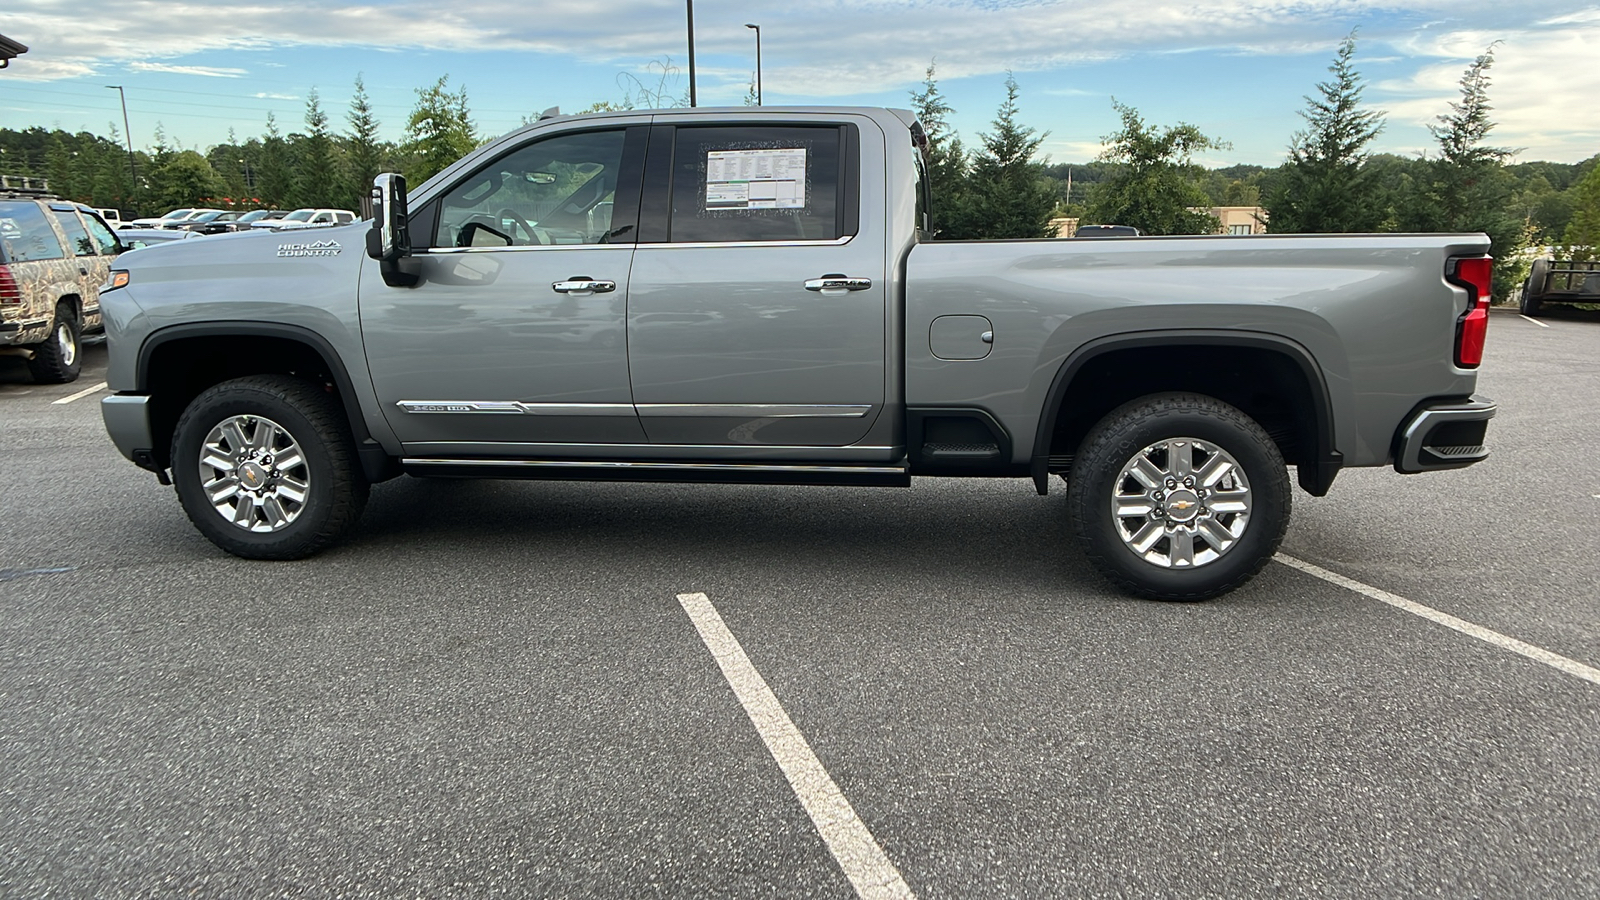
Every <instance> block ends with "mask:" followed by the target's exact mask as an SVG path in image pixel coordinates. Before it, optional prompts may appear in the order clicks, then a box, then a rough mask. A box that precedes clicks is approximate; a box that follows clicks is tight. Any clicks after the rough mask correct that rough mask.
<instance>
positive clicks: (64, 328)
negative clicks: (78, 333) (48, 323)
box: [56, 322, 78, 366]
mask: <svg viewBox="0 0 1600 900" xmlns="http://www.w3.org/2000/svg"><path fill="white" fill-rule="evenodd" d="M56 349H57V350H59V351H60V352H61V364H62V365H63V366H71V365H72V364H73V363H75V362H77V361H78V342H77V341H75V340H73V339H72V325H71V324H70V323H68V322H57V323H56Z"/></svg>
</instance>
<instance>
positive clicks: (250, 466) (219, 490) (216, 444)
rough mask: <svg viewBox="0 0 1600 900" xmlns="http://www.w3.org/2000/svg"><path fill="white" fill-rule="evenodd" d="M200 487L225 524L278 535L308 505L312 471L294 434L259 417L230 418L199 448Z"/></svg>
mask: <svg viewBox="0 0 1600 900" xmlns="http://www.w3.org/2000/svg"><path fill="white" fill-rule="evenodd" d="M200 486H201V488H203V489H204V490H205V492H206V497H207V498H208V499H209V500H210V501H211V506H212V508H213V509H215V510H216V511H217V515H219V516H222V517H223V518H224V519H227V520H228V521H229V522H232V523H233V524H235V525H237V526H239V527H240V528H243V529H244V530H246V531H253V532H257V533H262V534H270V533H272V532H274V531H281V530H282V529H284V528H287V527H289V525H290V524H291V523H292V522H294V520H295V519H296V518H298V517H299V516H300V513H301V512H302V511H303V510H304V509H305V507H306V497H307V495H308V494H309V493H310V492H311V472H310V470H308V469H307V468H306V458H305V454H304V453H302V452H301V451H300V445H299V444H298V443H296V442H295V439H294V436H293V435H291V434H289V432H288V431H286V430H285V429H284V427H283V426H282V425H279V424H278V423H277V422H274V421H272V420H271V419H264V418H262V417H260V416H230V417H228V418H226V419H223V420H222V421H221V422H219V423H217V426H216V427H215V428H213V429H211V433H210V434H208V435H206V440H205V443H204V444H202V445H201V446H200Z"/></svg>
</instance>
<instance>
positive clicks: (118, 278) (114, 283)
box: [100, 269, 129, 294]
mask: <svg viewBox="0 0 1600 900" xmlns="http://www.w3.org/2000/svg"><path fill="white" fill-rule="evenodd" d="M128 281H129V277H128V270H127V269H112V270H111V277H110V278H108V279H106V283H105V284H102V285H100V293H102V294H104V293H108V292H110V291H114V290H116V289H117V288H125V287H127V286H128Z"/></svg>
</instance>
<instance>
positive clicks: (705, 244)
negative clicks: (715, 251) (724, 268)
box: [412, 234, 855, 256]
mask: <svg viewBox="0 0 1600 900" xmlns="http://www.w3.org/2000/svg"><path fill="white" fill-rule="evenodd" d="M854 238H855V235H853V234H847V235H845V236H844V237H841V238H834V239H833V240H831V241H822V240H816V241H696V242H693V243H687V242H686V243H682V244H674V243H670V242H663V243H651V244H633V243H617V244H529V245H527V246H524V247H429V248H427V249H425V250H414V251H412V255H413V256H426V255H431V254H438V255H440V256H444V255H447V254H454V253H526V252H528V251H535V250H536V251H549V250H622V249H630V250H631V249H638V250H664V249H673V248H682V249H705V248H709V247H843V246H844V245H846V244H848V243H850V241H851V240H852V239H854Z"/></svg>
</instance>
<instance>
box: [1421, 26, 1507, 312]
mask: <svg viewBox="0 0 1600 900" xmlns="http://www.w3.org/2000/svg"><path fill="white" fill-rule="evenodd" d="M1493 65H1494V47H1493V46H1492V45H1491V46H1490V47H1489V49H1487V50H1485V51H1484V52H1483V53H1482V54H1480V55H1479V56H1478V57H1477V58H1476V59H1474V60H1473V61H1472V64H1471V65H1469V66H1467V69H1466V71H1465V72H1464V73H1463V74H1462V76H1461V100H1460V101H1459V102H1452V103H1451V104H1450V113H1449V114H1448V115H1442V116H1439V117H1438V118H1439V124H1438V125H1430V126H1429V130H1430V131H1432V132H1433V136H1434V139H1435V140H1436V141H1438V143H1439V158H1438V159H1436V160H1434V161H1433V163H1432V166H1431V167H1430V168H1431V175H1432V177H1431V179H1429V183H1428V185H1427V187H1426V189H1425V190H1423V191H1421V192H1420V193H1421V196H1420V197H1419V198H1418V199H1417V201H1416V202H1415V215H1416V216H1417V217H1418V218H1420V219H1421V220H1422V221H1421V222H1420V223H1419V224H1421V225H1424V226H1426V227H1423V228H1420V229H1419V230H1423V231H1446V232H1477V231H1481V232H1483V233H1485V234H1487V235H1488V236H1489V240H1490V251H1489V252H1490V253H1492V254H1494V258H1495V266H1494V281H1495V284H1496V286H1497V287H1498V288H1499V290H1500V292H1501V293H1502V294H1503V293H1506V292H1508V291H1510V290H1511V288H1512V287H1513V286H1514V284H1513V283H1514V282H1516V281H1519V280H1520V279H1518V278H1517V276H1516V273H1517V267H1518V264H1519V262H1520V260H1519V256H1518V254H1519V251H1521V249H1522V248H1523V246H1524V244H1525V239H1526V231H1525V229H1524V227H1523V221H1524V219H1523V217H1522V216H1519V215H1517V214H1516V212H1515V210H1514V209H1513V208H1512V203H1511V194H1512V190H1513V188H1514V182H1513V179H1512V177H1511V175H1510V173H1508V172H1507V171H1506V166H1505V163H1506V161H1507V160H1508V159H1510V158H1511V157H1512V156H1514V155H1516V151H1515V150H1512V149H1509V148H1505V147H1491V146H1489V145H1488V144H1487V143H1486V142H1487V140H1488V136H1489V132H1490V131H1491V130H1493V129H1494V120H1493V119H1491V118H1490V116H1489V113H1490V112H1491V111H1492V110H1493V107H1492V106H1490V105H1489V84H1490V81H1489V69H1490V67H1491V66H1493Z"/></svg>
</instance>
